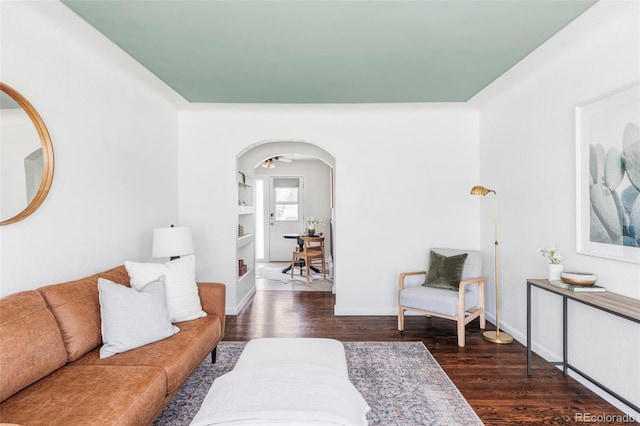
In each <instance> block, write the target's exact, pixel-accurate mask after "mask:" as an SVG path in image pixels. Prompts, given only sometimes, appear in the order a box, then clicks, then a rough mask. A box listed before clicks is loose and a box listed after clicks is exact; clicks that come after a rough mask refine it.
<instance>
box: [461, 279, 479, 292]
mask: <svg viewBox="0 0 640 426" xmlns="http://www.w3.org/2000/svg"><path fill="white" fill-rule="evenodd" d="M474 283H478V285H479V286H480V287H479V288H480V290H482V289H484V277H476V278H468V279H466V280H462V281H460V288H461V289H464V288H465V287H466V286H468V285H470V284H474Z"/></svg>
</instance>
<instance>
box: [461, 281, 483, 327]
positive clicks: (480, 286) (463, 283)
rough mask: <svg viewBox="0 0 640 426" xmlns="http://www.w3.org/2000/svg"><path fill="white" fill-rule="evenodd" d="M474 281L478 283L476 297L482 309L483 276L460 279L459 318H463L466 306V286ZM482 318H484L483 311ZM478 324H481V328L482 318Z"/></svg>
mask: <svg viewBox="0 0 640 426" xmlns="http://www.w3.org/2000/svg"><path fill="white" fill-rule="evenodd" d="M475 283H478V298H479V303H478V305H479V306H482V307H483V309H484V277H476V278H468V279H466V280H462V281H460V287H459V288H458V315H459V316H460V317H461V318H464V312H465V309H466V308H465V307H466V303H465V296H466V293H467V292H466V290H467V289H466V287H467V286H469V285H471V284H475ZM482 318H484V313H483V317H482ZM480 324H481V325H482V326H483V327H482V328H484V320H483V319H481V320H480Z"/></svg>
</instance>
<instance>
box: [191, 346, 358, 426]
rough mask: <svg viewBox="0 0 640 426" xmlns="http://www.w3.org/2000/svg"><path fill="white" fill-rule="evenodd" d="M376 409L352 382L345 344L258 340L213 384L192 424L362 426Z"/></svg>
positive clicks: (204, 425) (202, 425)
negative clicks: (370, 405)
mask: <svg viewBox="0 0 640 426" xmlns="http://www.w3.org/2000/svg"><path fill="white" fill-rule="evenodd" d="M370 409H371V408H370V407H369V406H368V405H367V403H366V401H365V400H364V398H362V395H361V394H360V392H358V390H357V389H356V388H355V387H354V386H353V384H352V383H351V382H350V381H349V376H348V374H347V362H346V357H345V353H344V346H343V345H342V343H340V342H338V341H337V340H333V339H312V338H293V339H289V338H271V339H256V340H252V341H250V342H249V343H247V345H246V347H245V349H244V351H243V352H242V354H241V355H240V358H239V359H238V362H237V363H236V366H235V368H234V369H233V371H231V372H229V373H227V374H224V375H222V376H220V377H218V378H217V379H216V380H215V381H214V382H213V385H212V386H211V389H210V390H209V393H207V396H206V397H205V399H204V401H203V402H202V406H201V407H200V410H199V411H198V413H197V414H196V416H195V418H194V419H193V421H192V423H191V425H192V426H209V425H228V426H239V425H254V426H255V425H270V426H272V425H297V426H305V425H309V426H321V425H353V426H362V425H367V424H368V422H367V417H366V415H367V412H369V410H370Z"/></svg>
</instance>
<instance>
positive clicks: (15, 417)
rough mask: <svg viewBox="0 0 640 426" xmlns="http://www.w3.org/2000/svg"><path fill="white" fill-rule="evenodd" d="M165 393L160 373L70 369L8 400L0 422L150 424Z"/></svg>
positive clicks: (0, 412) (144, 369)
mask: <svg viewBox="0 0 640 426" xmlns="http://www.w3.org/2000/svg"><path fill="white" fill-rule="evenodd" d="M164 390H165V379H164V374H163V372H162V370H161V369H159V368H154V367H110V366H82V367H78V366H66V367H63V368H60V369H58V370H56V371H54V372H53V373H51V374H50V375H49V376H47V377H45V378H44V379H42V380H40V381H39V382H37V383H34V384H33V385H31V386H29V387H27V388H26V389H24V390H22V392H20V393H18V394H16V395H14V396H12V397H11V398H9V399H7V400H6V401H4V402H3V403H2V407H1V409H0V423H18V424H25V425H27V424H33V425H36V424H37V425H83V426H91V425H100V426H103V425H131V426H133V425H136V426H137V425H144V424H150V423H151V422H152V421H153V420H154V416H155V414H156V411H157V408H158V407H159V406H162V405H163V401H164V397H165V392H164Z"/></svg>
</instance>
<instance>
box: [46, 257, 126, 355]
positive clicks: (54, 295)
mask: <svg viewBox="0 0 640 426" xmlns="http://www.w3.org/2000/svg"><path fill="white" fill-rule="evenodd" d="M98 277H102V278H105V279H107V280H109V281H113V282H116V283H120V284H124V285H128V284H129V275H128V274H127V270H126V269H125V267H124V266H118V267H116V268H113V269H110V270H108V271H105V272H101V273H99V274H95V275H91V276H90V277H86V278H82V279H79V280H75V281H70V282H67V283H62V284H53V285H48V286H46V287H41V288H39V289H38V291H39V292H40V293H41V294H42V296H43V297H44V300H45V301H46V302H47V305H48V306H49V309H51V312H53V315H54V316H55V317H56V321H58V326H59V327H60V330H61V331H62V338H63V340H64V344H65V347H66V350H67V361H75V360H76V359H78V358H80V357H81V356H82V355H84V354H86V353H87V352H89V351H90V350H92V349H93V348H95V347H96V346H98V345H100V344H102V335H101V332H100V303H99V301H98Z"/></svg>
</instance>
